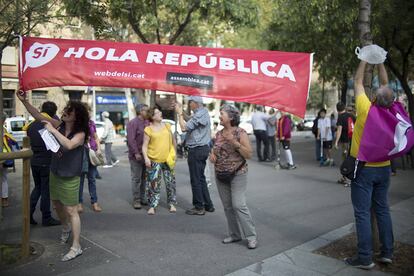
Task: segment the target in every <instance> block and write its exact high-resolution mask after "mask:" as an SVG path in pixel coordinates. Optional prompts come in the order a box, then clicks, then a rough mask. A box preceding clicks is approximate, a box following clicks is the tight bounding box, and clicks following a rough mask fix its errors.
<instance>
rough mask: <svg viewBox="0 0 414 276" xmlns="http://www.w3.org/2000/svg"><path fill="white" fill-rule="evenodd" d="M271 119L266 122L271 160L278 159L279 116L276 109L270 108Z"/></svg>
mask: <svg viewBox="0 0 414 276" xmlns="http://www.w3.org/2000/svg"><path fill="white" fill-rule="evenodd" d="M269 115H270V117H269V119H268V120H267V122H266V132H267V140H268V141H269V145H270V146H269V151H270V150H271V153H270V152H269V154H268V156H270V160H271V161H275V160H276V124H277V117H276V112H275V109H274V108H272V109H270V110H269Z"/></svg>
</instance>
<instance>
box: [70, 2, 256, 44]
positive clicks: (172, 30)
mask: <svg viewBox="0 0 414 276" xmlns="http://www.w3.org/2000/svg"><path fill="white" fill-rule="evenodd" d="M63 2H64V4H65V6H66V9H67V12H68V14H70V15H73V16H77V17H80V18H82V19H83V20H85V21H86V22H87V23H88V24H89V25H91V26H93V27H94V29H95V31H96V34H97V36H98V37H102V38H110V37H112V38H113V37H114V36H113V33H114V32H117V30H124V31H125V30H132V31H133V33H135V34H136V36H137V37H138V38H139V40H140V41H142V42H143V43H158V44H170V45H172V44H177V45H197V43H198V42H199V41H200V39H203V38H205V37H208V36H209V35H214V32H222V31H224V30H232V29H237V28H238V27H241V26H246V25H254V24H255V23H256V21H257V8H256V5H255V1H253V0H248V1H226V0H194V1H185V0H151V1H140V0H128V1H127V0H98V1H89V0H80V1H76V2H74V1H70V0H64V1H63ZM207 26H208V27H207Z"/></svg>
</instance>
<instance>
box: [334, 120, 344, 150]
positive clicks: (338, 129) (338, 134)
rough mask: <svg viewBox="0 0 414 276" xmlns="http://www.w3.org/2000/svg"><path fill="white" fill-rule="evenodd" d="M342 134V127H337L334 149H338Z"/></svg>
mask: <svg viewBox="0 0 414 276" xmlns="http://www.w3.org/2000/svg"><path fill="white" fill-rule="evenodd" d="M341 134H342V126H341V125H339V126H337V128H336V139H335V147H338V142H339V138H341Z"/></svg>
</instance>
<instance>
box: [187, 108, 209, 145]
mask: <svg viewBox="0 0 414 276" xmlns="http://www.w3.org/2000/svg"><path fill="white" fill-rule="evenodd" d="M185 127H186V129H187V133H186V136H185V144H186V145H187V146H188V147H190V148H195V147H200V146H205V145H208V144H209V143H210V139H211V129H210V115H209V114H208V111H207V108H205V107H199V108H197V109H196V110H194V115H193V116H192V117H191V119H190V120H188V122H187V123H186V125H185Z"/></svg>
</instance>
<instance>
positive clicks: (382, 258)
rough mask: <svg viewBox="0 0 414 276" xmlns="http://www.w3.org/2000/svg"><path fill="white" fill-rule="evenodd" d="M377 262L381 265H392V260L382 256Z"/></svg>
mask: <svg viewBox="0 0 414 276" xmlns="http://www.w3.org/2000/svg"><path fill="white" fill-rule="evenodd" d="M377 261H378V262H379V263H382V264H387V265H388V264H392V258H388V257H384V256H382V255H380V256H379V257H378V259H377Z"/></svg>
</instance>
